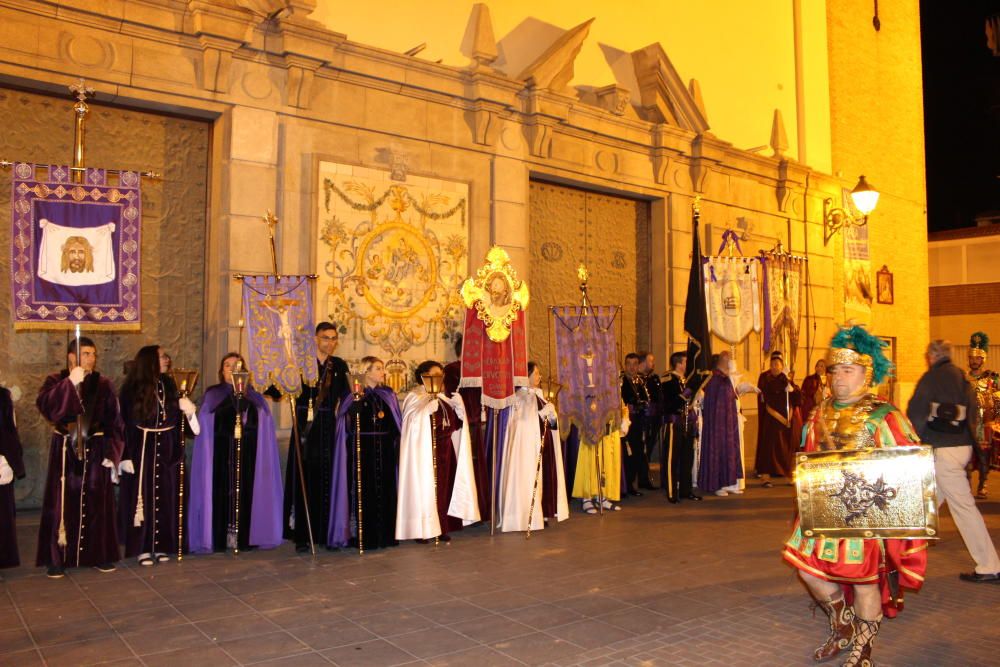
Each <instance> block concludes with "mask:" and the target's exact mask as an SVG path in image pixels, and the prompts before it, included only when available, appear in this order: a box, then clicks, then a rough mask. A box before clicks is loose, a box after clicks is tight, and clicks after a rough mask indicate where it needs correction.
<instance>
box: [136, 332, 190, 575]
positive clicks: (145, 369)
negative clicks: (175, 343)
mask: <svg viewBox="0 0 1000 667" xmlns="http://www.w3.org/2000/svg"><path fill="white" fill-rule="evenodd" d="M168 363H169V358H168V357H167V355H166V354H165V353H164V351H163V348H161V347H159V346H157V345H147V346H146V347H143V348H141V349H140V350H139V352H137V353H136V355H135V359H134V361H133V363H132V365H131V366H130V367H129V372H128V375H127V376H126V377H125V382H124V383H123V384H122V390H121V401H120V403H121V412H122V419H123V420H124V422H125V451H124V453H123V454H122V462H121V464H120V465H119V466H118V470H119V472H120V473H121V485H120V493H119V496H118V530H119V534H120V536H121V537H122V540H123V542H124V544H125V557H126V558H136V559H137V560H138V562H139V565H143V566H147V567H148V566H151V565H153V564H154V562H160V563H163V562H166V561H168V560H170V556H169V555H168V554H171V553H176V552H177V547H178V545H177V519H178V515H177V509H178V507H177V498H178V490H179V482H180V480H179V478H178V470H179V469H180V464H181V457H182V456H184V448H183V446H182V445H183V443H181V441H180V427H181V420H182V419H185V418H186V419H188V420H189V423H190V425H191V432H192V433H194V434H195V435H197V434H198V432H199V431H200V428H199V426H198V419H197V417H195V410H196V408H195V405H194V403H192V402H191V400H190V399H188V398H185V397H181V396H179V395H178V393H177V386H176V385H175V384H174V381H173V379H171V377H170V376H169V375H166V374H165V373H166V371H167V367H168Z"/></svg>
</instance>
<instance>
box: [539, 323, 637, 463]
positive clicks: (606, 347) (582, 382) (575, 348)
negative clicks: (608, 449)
mask: <svg viewBox="0 0 1000 667" xmlns="http://www.w3.org/2000/svg"><path fill="white" fill-rule="evenodd" d="M618 311H619V308H618V306H592V307H590V308H589V309H587V311H584V310H583V309H582V308H581V307H579V306H559V307H556V308H553V309H552V316H553V318H554V319H555V321H554V322H553V325H554V326H555V331H556V369H557V371H556V372H557V373H558V377H559V383H560V384H562V385H563V389H562V392H561V393H560V394H559V420H560V423H561V425H560V429H563V428H565V429H566V432H567V433H568V432H569V426H570V424H575V425H576V427H577V428H578V429H579V430H580V437H581V439H582V440H583V441H584V442H587V443H591V444H593V443H596V442H598V441H600V439H601V438H602V437H603V436H604V434H605V433H606V428H607V426H608V424H609V423H611V424H612V425H613V427H614V428H617V427H618V425H619V424H620V422H621V390H620V386H619V382H618V378H619V369H618V364H617V362H616V349H617V348H616V345H615V343H616V340H615V329H614V326H615V319H616V318H617V317H618Z"/></svg>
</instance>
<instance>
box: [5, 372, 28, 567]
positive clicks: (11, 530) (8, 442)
mask: <svg viewBox="0 0 1000 667" xmlns="http://www.w3.org/2000/svg"><path fill="white" fill-rule="evenodd" d="M0 456H3V457H4V458H6V459H7V465H9V466H10V467H11V468H12V469H13V470H14V479H24V458H23V452H22V450H21V439H20V438H19V437H18V435H17V425H16V424H15V423H14V404H13V402H11V399H10V391H9V390H7V388H6V387H0ZM15 510H16V508H15V507H14V483H13V482H11V483H10V484H4V485H3V486H0V568H3V567H17V566H18V565H20V564H21V560H20V558H19V557H18V553H17V525H16V524H15V521H14V519H15V516H14V513H15Z"/></svg>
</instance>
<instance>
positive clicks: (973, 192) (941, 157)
mask: <svg viewBox="0 0 1000 667" xmlns="http://www.w3.org/2000/svg"><path fill="white" fill-rule="evenodd" d="M997 13H1000V0H959V1H952V2H947V1H945V0H921V2H920V18H921V39H922V45H923V70H924V128H925V137H926V139H925V140H926V151H927V226H928V229H929V231H932V232H934V231H942V230H946V229H957V228H960V227H972V226H974V225H975V220H974V218H975V216H976V214H978V213H983V212H986V211H995V212H997V214H1000V178H998V177H1000V56H994V55H993V54H992V52H991V51H990V49H989V48H987V46H986V17H987V16H990V15H991V14H997ZM882 29H883V30H885V29H887V26H886V25H885V23H884V22H883V26H882Z"/></svg>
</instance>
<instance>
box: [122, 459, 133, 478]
mask: <svg viewBox="0 0 1000 667" xmlns="http://www.w3.org/2000/svg"><path fill="white" fill-rule="evenodd" d="M118 473H119V474H122V475H123V474H125V473H128V474H130V475H134V474H135V465H134V464H133V463H132V461H130V460H128V459H126V460H125V461H122V462H121V463H119V464H118Z"/></svg>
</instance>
